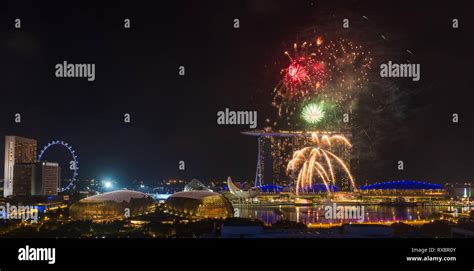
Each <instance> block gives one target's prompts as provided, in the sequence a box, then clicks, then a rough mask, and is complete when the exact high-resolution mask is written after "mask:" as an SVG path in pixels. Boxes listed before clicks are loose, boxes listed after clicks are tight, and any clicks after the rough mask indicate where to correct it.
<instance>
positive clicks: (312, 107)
mask: <svg viewBox="0 0 474 271" xmlns="http://www.w3.org/2000/svg"><path fill="white" fill-rule="evenodd" d="M324 115H325V111H324V108H323V104H322V103H310V104H307V105H306V106H305V107H303V111H302V112H301V117H302V118H303V119H304V120H305V121H306V122H307V123H310V124H316V123H318V122H320V121H321V120H322V119H323V118H324Z"/></svg>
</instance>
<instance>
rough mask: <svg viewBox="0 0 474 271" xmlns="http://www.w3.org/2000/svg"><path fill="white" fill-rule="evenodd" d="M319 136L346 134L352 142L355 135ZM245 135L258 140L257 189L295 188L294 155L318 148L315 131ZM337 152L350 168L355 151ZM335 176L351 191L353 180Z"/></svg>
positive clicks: (251, 133)
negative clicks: (269, 186)
mask: <svg viewBox="0 0 474 271" xmlns="http://www.w3.org/2000/svg"><path fill="white" fill-rule="evenodd" d="M318 133H319V134H325V135H328V136H331V135H343V136H344V137H346V138H347V139H348V140H349V141H351V138H352V133H351V132H350V131H344V132H325V131H320V132H318ZM242 134H244V135H250V136H256V137H257V141H258V154H257V168H256V174H255V186H256V187H260V186H262V185H267V184H273V185H293V184H294V180H295V178H296V174H295V173H292V172H290V173H289V174H287V172H286V169H287V166H288V162H289V161H290V160H291V158H292V157H293V153H294V152H295V151H297V150H299V149H302V148H304V147H311V146H314V142H312V138H311V137H312V131H306V132H305V131H278V132H265V131H249V132H243V133H242ZM333 152H334V153H335V154H336V155H337V156H339V157H340V158H341V159H342V160H343V161H344V163H345V164H346V165H348V167H349V168H350V159H351V151H350V148H348V147H347V146H344V145H341V146H337V147H334V149H333ZM335 175H336V177H337V180H338V186H339V188H340V189H341V190H349V189H350V183H349V179H348V178H347V176H346V175H345V174H341V172H338V170H337V169H336V172H335Z"/></svg>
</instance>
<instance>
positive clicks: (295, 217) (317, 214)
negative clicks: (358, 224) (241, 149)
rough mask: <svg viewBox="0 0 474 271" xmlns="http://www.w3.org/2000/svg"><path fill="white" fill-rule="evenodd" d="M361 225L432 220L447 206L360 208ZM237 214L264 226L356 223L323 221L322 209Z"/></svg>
mask: <svg viewBox="0 0 474 271" xmlns="http://www.w3.org/2000/svg"><path fill="white" fill-rule="evenodd" d="M363 207H364V209H363V211H364V221H366V222H379V221H404V220H422V219H432V218H433V216H435V215H437V214H439V213H440V212H441V211H446V210H448V208H449V207H448V206H416V207H415V206H377V205H369V206H363ZM234 209H237V212H236V214H238V216H239V217H245V218H253V219H259V220H261V221H263V222H264V223H266V224H273V223H275V222H277V221H278V220H282V219H284V220H291V221H296V222H301V223H304V224H310V223H311V224H316V223H330V222H332V223H338V222H349V221H352V222H355V221H357V219H353V220H347V219H346V220H341V219H326V217H325V213H326V211H325V210H326V209H325V206H324V205H322V206H272V207H269V206H238V207H234Z"/></svg>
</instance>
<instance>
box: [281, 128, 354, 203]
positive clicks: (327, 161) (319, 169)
mask: <svg viewBox="0 0 474 271" xmlns="http://www.w3.org/2000/svg"><path fill="white" fill-rule="evenodd" d="M312 139H313V141H314V143H315V144H316V146H315V147H304V148H303V149H301V150H297V151H295V153H294V155H293V159H291V160H290V162H289V163H288V166H287V173H289V172H290V171H291V172H293V171H299V173H298V177H297V180H296V194H297V195H299V193H300V191H301V190H302V189H304V188H306V187H311V186H312V185H313V181H314V180H315V179H317V178H319V179H321V181H322V182H323V184H324V186H325V187H326V191H327V192H328V194H331V185H333V186H334V185H335V184H336V178H335V177H334V166H333V164H337V165H339V166H340V167H341V168H342V169H343V171H344V172H345V174H346V175H347V176H348V177H349V179H350V182H351V186H352V188H353V190H354V191H356V190H357V187H356V185H355V182H354V178H353V177H352V175H351V173H350V170H349V168H348V167H347V165H346V164H345V163H344V161H343V160H342V159H341V158H339V157H338V156H337V155H335V154H334V153H333V152H331V151H329V150H328V148H331V146H334V145H337V143H342V144H343V145H346V146H348V147H352V145H351V144H350V142H349V140H347V138H345V137H344V136H341V135H334V136H327V135H323V136H319V135H318V134H317V133H313V134H312ZM316 173H317V174H316ZM328 173H329V174H328Z"/></svg>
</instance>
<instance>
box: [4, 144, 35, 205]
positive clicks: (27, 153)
mask: <svg viewBox="0 0 474 271" xmlns="http://www.w3.org/2000/svg"><path fill="white" fill-rule="evenodd" d="M36 148H37V143H36V140H34V139H30V138H24V137H19V136H6V137H5V169H4V170H5V171H4V172H5V173H4V184H3V196H4V197H7V196H10V195H13V194H14V191H13V189H14V188H13V186H14V184H13V183H14V172H13V171H14V166H15V164H16V163H34V162H36Z"/></svg>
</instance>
